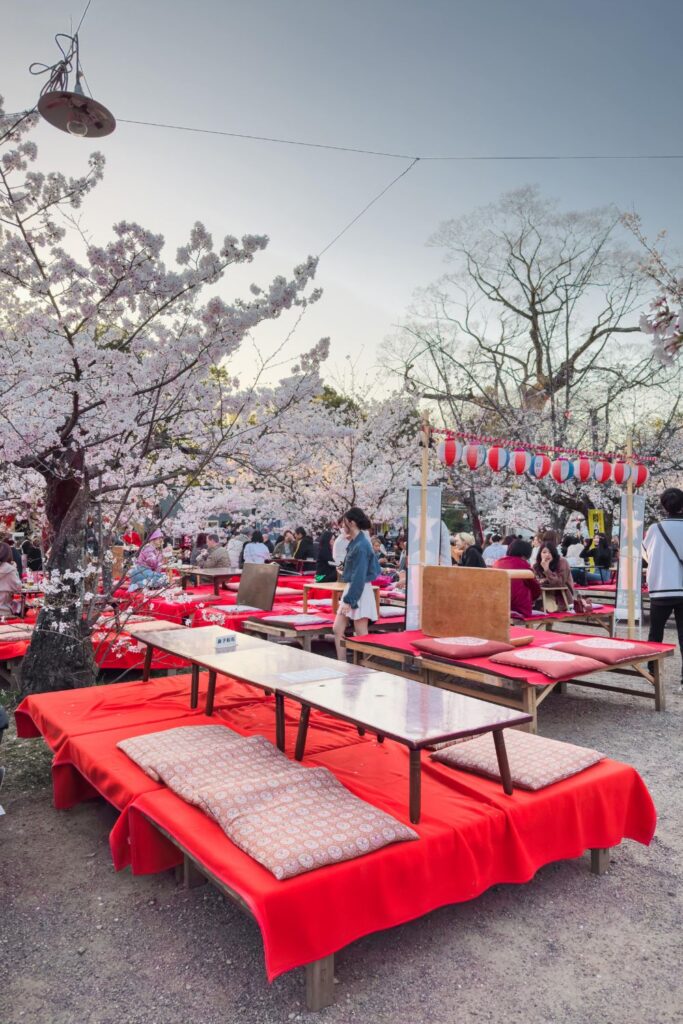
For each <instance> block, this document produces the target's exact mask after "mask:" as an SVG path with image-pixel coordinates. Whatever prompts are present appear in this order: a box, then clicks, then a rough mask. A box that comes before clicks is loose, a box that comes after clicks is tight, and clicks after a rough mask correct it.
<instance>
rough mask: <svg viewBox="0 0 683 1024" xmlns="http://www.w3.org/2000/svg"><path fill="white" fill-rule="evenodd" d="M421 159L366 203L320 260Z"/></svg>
mask: <svg viewBox="0 0 683 1024" xmlns="http://www.w3.org/2000/svg"><path fill="white" fill-rule="evenodd" d="M419 159H420V158H419V156H416V157H414V158H413V160H412V161H411V162H410V163H409V164H408V166H407V167H404V168H403V170H402V171H401V173H400V174H397V175H396V177H395V178H392V180H391V181H390V182H389V184H388V185H385V186H384V188H383V189H382V191H381V192H378V193H377V195H376V196H375V197H374V198H373V199H371V200H370V202H369V203H366V204H365V206H364V207H363V209H362V210H361V211H360V213H357V214H356V216H355V217H354V218H353V220H350V221H349V223H348V224H347V225H346V227H343V228H342V229H341V231H340V232H339V233H338V234H336V235H335V236H334V238H333V239H332V241H331V242H328V243H327V245H326V246H325V248H324V249H321V250H320V252H319V253H318V259H320V257H321V256H323V255H324V254H325V253H326V252H327V251H328V249H331V248H332V246H333V245H334V243H335V242H338V241H339V239H340V238H341V237H342V235H345V234H346V232H347V231H348V230H349V228H352V227H353V225H354V224H355V223H356V221H359V220H360V219H361V217H362V216H363V214H364V213H367V212H368V210H369V209H370V207H371V206H374V205H375V203H376V202H377V201H378V200H380V199H381V198H382V196H385V195H386V194H387V192H388V191H389V189H390V188H393V187H394V185H395V184H396V182H397V181H400V180H401V178H404V177H405V176H406V174H408V172H409V171H412V169H413V167H414V166H415V164H416V163H417V162H418V161H419Z"/></svg>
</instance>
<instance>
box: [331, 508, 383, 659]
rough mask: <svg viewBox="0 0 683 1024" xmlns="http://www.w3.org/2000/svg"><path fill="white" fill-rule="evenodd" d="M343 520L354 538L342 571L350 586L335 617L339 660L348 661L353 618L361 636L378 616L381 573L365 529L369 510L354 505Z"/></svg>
mask: <svg viewBox="0 0 683 1024" xmlns="http://www.w3.org/2000/svg"><path fill="white" fill-rule="evenodd" d="M343 523H344V529H345V531H346V532H347V533H348V536H349V538H350V539H349V546H348V548H347V550H346V558H345V559H344V571H343V573H342V580H343V581H344V583H346V584H347V587H346V589H345V590H344V592H343V593H342V598H341V603H340V605H339V611H338V612H337V617H336V619H335V620H334V645H335V647H336V649H337V658H338V659H339V661H346V651H345V650H344V648H343V647H342V640H343V639H344V634H345V632H346V629H347V627H348V624H349V622H353V627H354V632H355V633H356V635H357V636H365V634H366V633H367V632H368V625H369V623H370V622H371V621H372V622H375V621H376V620H377V602H376V601H375V593H374V591H373V589H372V581H373V580H376V579H377V577H378V576H379V575H380V567H379V562H378V561H377V555H376V554H375V552H374V551H373V548H372V544H371V543H370V540H369V538H368V536H367V534H366V533H365V532H364V531H365V530H369V529H370V525H371V524H370V520H369V519H368V517H367V516H366V514H365V512H363V511H362V510H361V509H359V508H350V509H349V510H348V512H347V513H346V514H345V515H344V519H343Z"/></svg>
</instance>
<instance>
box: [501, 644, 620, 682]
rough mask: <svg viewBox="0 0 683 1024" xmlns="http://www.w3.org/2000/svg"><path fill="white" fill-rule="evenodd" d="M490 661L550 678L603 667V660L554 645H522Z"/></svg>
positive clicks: (577, 674) (578, 674)
mask: <svg viewBox="0 0 683 1024" xmlns="http://www.w3.org/2000/svg"><path fill="white" fill-rule="evenodd" d="M491 661H493V662H495V663H496V664H498V665H514V666H515V668H529V669H533V670H534V671H535V672H542V673H543V675H544V676H548V677H549V678H550V679H571V678H573V677H574V676H582V675H583V674H584V673H585V672H595V671H596V669H597V670H600V669H602V668H604V667H605V665H604V662H601V661H596V660H595V659H594V658H580V657H578V656H577V655H576V654H569V653H567V652H566V651H558V650H557V648H555V647H522V648H520V649H519V650H516V651H506V652H505V653H504V654H496V655H494V657H492V658H491Z"/></svg>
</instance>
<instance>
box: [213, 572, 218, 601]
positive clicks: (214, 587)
mask: <svg viewBox="0 0 683 1024" xmlns="http://www.w3.org/2000/svg"><path fill="white" fill-rule="evenodd" d="M219 584H220V576H214V578H213V596H214V597H218V596H219V590H218V587H219Z"/></svg>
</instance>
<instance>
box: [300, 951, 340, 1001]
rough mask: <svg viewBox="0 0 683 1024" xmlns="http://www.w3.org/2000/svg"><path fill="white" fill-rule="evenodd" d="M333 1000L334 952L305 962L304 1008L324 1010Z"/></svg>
mask: <svg viewBox="0 0 683 1024" xmlns="http://www.w3.org/2000/svg"><path fill="white" fill-rule="evenodd" d="M333 1002H334V953H332V954H331V955H330V956H325V957H323V959H322V960H314V961H313V963H312V964H306V1008H307V1009H308V1010H313V1011H314V1012H315V1011H316V1010H324V1009H325V1007H326V1006H331V1005H332V1003H333Z"/></svg>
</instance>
